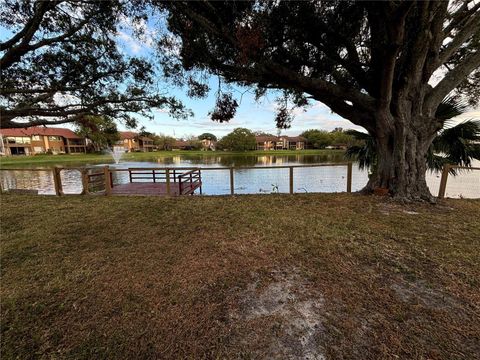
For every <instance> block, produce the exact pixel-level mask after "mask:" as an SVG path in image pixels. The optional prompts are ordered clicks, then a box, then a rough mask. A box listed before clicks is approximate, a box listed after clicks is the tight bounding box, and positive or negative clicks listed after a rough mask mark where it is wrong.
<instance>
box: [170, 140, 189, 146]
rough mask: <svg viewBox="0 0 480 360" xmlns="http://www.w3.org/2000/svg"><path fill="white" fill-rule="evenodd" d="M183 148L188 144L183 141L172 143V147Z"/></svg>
mask: <svg viewBox="0 0 480 360" xmlns="http://www.w3.org/2000/svg"><path fill="white" fill-rule="evenodd" d="M184 146H190V143H189V142H188V141H184V140H175V142H174V143H173V147H184Z"/></svg>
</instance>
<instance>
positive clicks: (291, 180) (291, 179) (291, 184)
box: [289, 166, 293, 194]
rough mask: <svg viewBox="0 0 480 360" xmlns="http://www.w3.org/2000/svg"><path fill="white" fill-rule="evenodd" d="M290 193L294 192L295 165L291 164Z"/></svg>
mask: <svg viewBox="0 0 480 360" xmlns="http://www.w3.org/2000/svg"><path fill="white" fill-rule="evenodd" d="M289 170H290V194H293V166H290V169H289Z"/></svg>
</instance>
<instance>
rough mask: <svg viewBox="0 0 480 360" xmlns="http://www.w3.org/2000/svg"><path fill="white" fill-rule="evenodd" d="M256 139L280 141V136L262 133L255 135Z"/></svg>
mask: <svg viewBox="0 0 480 360" xmlns="http://www.w3.org/2000/svg"><path fill="white" fill-rule="evenodd" d="M255 140H256V141H257V142H265V141H279V140H280V138H279V137H277V136H269V135H260V136H255Z"/></svg>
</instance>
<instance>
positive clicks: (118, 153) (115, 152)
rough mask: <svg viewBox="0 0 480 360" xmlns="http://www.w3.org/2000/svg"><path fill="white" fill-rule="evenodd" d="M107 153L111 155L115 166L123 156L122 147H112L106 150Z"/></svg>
mask: <svg viewBox="0 0 480 360" xmlns="http://www.w3.org/2000/svg"><path fill="white" fill-rule="evenodd" d="M108 153H109V154H110V155H112V158H113V160H114V161H115V164H118V163H119V162H120V159H121V158H122V156H123V154H125V149H124V148H123V147H122V146H114V147H113V148H112V150H110V149H109V150H108Z"/></svg>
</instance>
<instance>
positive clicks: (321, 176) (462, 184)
mask: <svg viewBox="0 0 480 360" xmlns="http://www.w3.org/2000/svg"><path fill="white" fill-rule="evenodd" d="M143 160H144V161H143ZM112 162H113V161H112ZM340 162H345V160H344V158H343V154H341V153H327V154H316V155H298V154H295V155H272V154H265V155H218V156H216V155H208V156H202V155H183V154H182V155H172V156H167V157H165V156H162V157H158V156H157V157H156V156H155V154H152V157H151V158H145V159H142V161H122V160H121V161H120V163H119V164H113V163H110V164H108V165H109V166H112V167H118V168H128V167H200V168H202V169H203V171H202V181H203V194H205V195H223V194H229V193H230V183H229V170H228V169H225V170H208V169H209V168H214V167H232V166H233V167H242V166H243V167H245V166H254V167H256V168H255V169H236V170H235V173H234V175H235V176H234V179H235V182H234V187H235V193H237V194H262V193H263V194H265V193H274V192H280V193H288V191H289V169H262V167H264V166H289V165H302V164H309V165H311V164H324V163H340ZM55 165H56V166H65V167H70V169H66V170H63V171H62V172H61V178H62V184H63V189H64V192H65V193H66V194H76V193H80V192H81V190H82V184H81V177H80V172H79V171H77V170H74V169H71V167H94V168H95V167H98V168H100V167H102V166H104V165H105V164H104V163H103V164H98V163H78V164H74V165H72V163H71V162H69V163H68V165H62V164H61V163H56V164H55ZM52 166H54V165H45V166H39V165H34V166H32V167H35V168H40V167H41V168H44V169H45V171H35V172H33V171H1V172H0V173H1V174H0V175H1V179H0V181H1V184H2V188H3V189H4V190H5V189H35V190H38V192H39V193H40V194H54V186H53V177H52V172H51V170H50V169H51V167H52ZM475 166H480V162H478V161H477V162H476V163H475ZM346 177H347V167H346V166H325V167H308V168H295V169H294V191H295V192H297V193H310V192H343V191H346V187H347V179H346ZM367 179H368V173H367V172H366V171H362V170H359V169H358V167H357V166H356V165H355V164H354V167H353V172H352V191H358V190H360V189H361V188H362V187H363V186H365V184H366V182H367ZM114 182H115V183H126V182H128V176H127V174H126V173H121V172H119V173H115V174H114ZM427 183H428V185H429V187H430V190H431V192H432V193H433V194H434V195H436V194H438V188H439V183H440V174H435V173H428V174H427ZM446 196H447V197H455V198H458V197H466V198H480V171H463V172H461V173H460V174H459V175H458V176H456V177H453V176H449V178H448V183H447V191H446Z"/></svg>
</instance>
